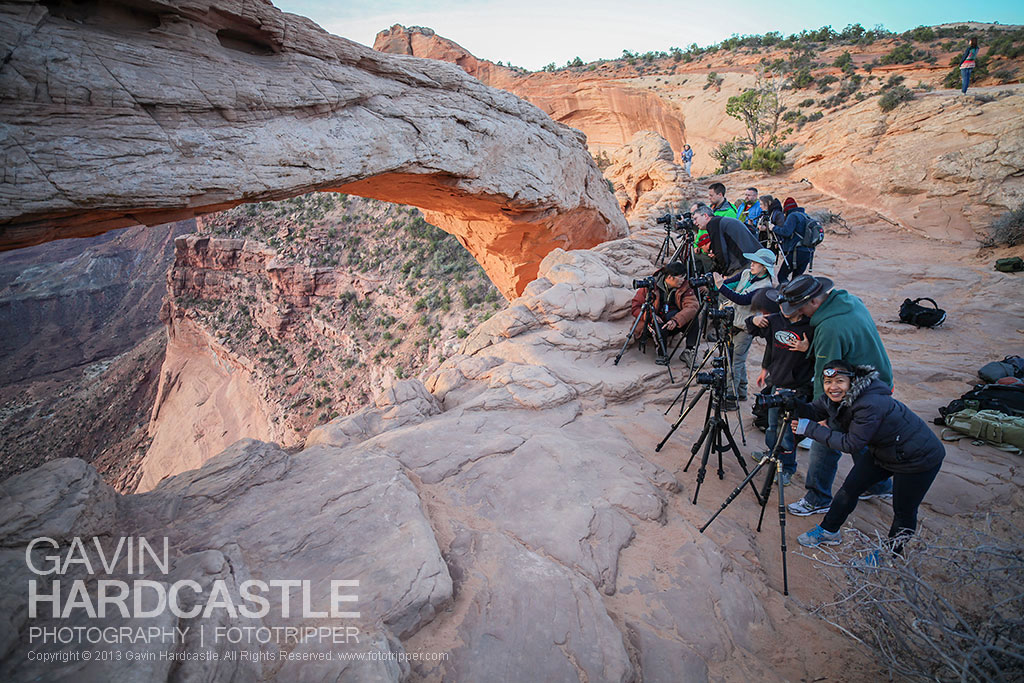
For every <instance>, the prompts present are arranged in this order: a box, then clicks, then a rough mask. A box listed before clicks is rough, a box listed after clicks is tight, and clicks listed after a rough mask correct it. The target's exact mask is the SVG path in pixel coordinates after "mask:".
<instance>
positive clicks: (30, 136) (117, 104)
mask: <svg viewBox="0 0 1024 683" xmlns="http://www.w3.org/2000/svg"><path fill="white" fill-rule="evenodd" d="M0 12H2V13H3V20H2V21H0V42H3V43H4V44H7V45H13V46H15V47H14V49H13V50H12V51H11V52H10V54H9V55H8V56H7V58H6V59H5V62H4V65H3V68H2V70H0V120H2V123H3V125H4V126H5V130H6V131H7V135H6V136H5V137H4V139H3V140H2V141H0V155H2V157H3V161H4V167H5V168H6V169H8V172H7V173H6V174H5V175H4V178H3V182H2V183H0V247H2V248H7V249H10V248H13V247H18V246H25V245H29V244H36V243H40V242H43V241H46V240H51V239H56V238H58V237H72V236H83V235H93V234H97V233H100V232H102V231H104V230H108V229H112V228H116V227H121V226H126V225H134V224H138V223H144V224H148V225H153V224H157V223H164V222H167V221H171V220H177V219H181V218H184V217H188V216H194V215H198V214H202V213H208V212H212V211H218V210H222V209H225V208H228V207H231V206H235V205H237V204H239V203H241V202H246V201H256V200H263V199H280V198H283V197H288V196H294V195H298V194H302V193H306V192H309V191H312V190H340V191H343V192H346V193H352V194H362V195H364V196H368V197H373V198H377V199H385V200H389V201H398V202H401V203H406V204H413V205H416V206H420V207H422V208H424V209H425V210H427V211H428V213H429V215H428V219H429V220H431V222H433V223H434V224H436V225H438V226H440V227H442V228H444V229H446V230H449V231H451V232H452V233H453V234H456V235H457V236H458V237H459V239H460V240H461V241H462V243H463V244H464V245H466V247H467V248H468V249H469V250H470V251H471V252H472V253H473V254H474V255H475V256H476V257H477V259H478V260H479V261H480V263H481V264H482V265H483V267H484V268H485V269H486V270H487V272H488V274H489V275H490V277H491V278H492V280H494V282H495V284H496V285H497V286H498V287H499V288H500V289H501V291H502V292H503V293H504V294H505V295H506V296H513V295H515V294H516V293H518V292H520V291H522V289H523V287H525V285H526V284H527V283H528V282H529V281H530V280H531V279H533V277H534V276H535V274H536V270H537V264H538V263H539V261H540V260H541V259H542V258H543V257H544V255H546V254H547V253H548V252H549V251H550V250H551V249H553V248H555V247H562V248H572V247H588V246H592V245H594V244H597V243H599V242H602V241H604V240H607V239H611V238H615V237H619V236H621V235H623V234H625V231H626V223H625V220H624V219H623V218H622V215H621V213H620V212H619V211H618V208H617V206H616V205H615V201H614V198H613V197H612V195H611V193H610V192H609V191H608V188H607V185H606V184H605V183H604V181H603V179H602V178H601V174H600V172H599V171H598V169H597V167H596V166H595V165H594V163H593V161H592V160H591V158H590V157H589V155H588V154H587V152H586V148H585V145H584V144H583V138H582V137H581V136H580V135H579V133H578V132H576V131H573V130H572V129H570V128H568V127H566V126H563V125H560V124H558V123H556V122H553V121H552V120H551V119H550V118H549V117H547V116H546V115H545V114H544V113H543V112H541V111H540V110H538V109H537V108H536V107H534V106H532V105H530V104H528V103H526V102H524V101H522V100H520V99H519V98H517V97H515V96H513V95H510V94H508V93H505V92H503V91H500V90H496V89H492V88H488V87H486V86H484V85H482V84H481V83H480V82H479V81H477V80H475V79H473V78H470V77H468V76H467V75H466V74H465V72H463V71H462V70H461V69H458V68H457V67H454V66H450V65H446V64H443V63H439V62H436V61H431V60H420V59H414V58H409V57H400V56H392V55H383V54H382V53H380V52H376V51H374V50H371V49H370V48H367V47H364V46H361V45H358V44H356V43H353V42H351V41H348V40H345V39H343V38H339V37H336V36H331V35H330V34H328V33H326V32H324V31H323V30H321V29H320V28H319V27H317V26H316V25H315V24H313V23H312V22H310V21H309V20H307V19H304V18H302V17H297V16H294V15H289V14H285V13H283V12H280V11H279V10H277V9H276V8H274V7H273V6H272V5H271V4H269V3H267V2H241V1H240V0H217V1H215V2H208V1H203V0H193V1H191V2H185V3H173V4H171V3H160V2H141V1H140V2H135V1H134V0H127V1H126V2H114V3H101V4H97V5H92V4H89V5H80V4H77V3H73V2H60V1H58V2H54V3H46V4H43V3H17V4H6V5H4V6H3V7H0ZM182 74H188V75H189V76H188V78H183V77H182ZM40 122H46V125H40Z"/></svg>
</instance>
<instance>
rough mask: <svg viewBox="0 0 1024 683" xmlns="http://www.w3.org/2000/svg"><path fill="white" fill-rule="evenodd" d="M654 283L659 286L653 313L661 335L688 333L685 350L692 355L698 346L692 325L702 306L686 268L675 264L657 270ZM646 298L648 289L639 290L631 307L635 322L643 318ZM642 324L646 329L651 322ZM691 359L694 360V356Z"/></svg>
mask: <svg viewBox="0 0 1024 683" xmlns="http://www.w3.org/2000/svg"><path fill="white" fill-rule="evenodd" d="M654 280H655V282H657V287H656V288H655V291H654V310H655V313H656V314H657V316H658V322H659V324H660V325H661V332H662V334H663V335H664V336H665V337H666V338H668V337H671V336H674V335H676V334H678V333H680V332H682V331H683V330H686V349H687V351H690V350H691V349H692V348H694V347H696V346H697V334H698V330H697V325H690V323H691V322H692V321H693V319H694V318H696V317H697V311H698V309H699V308H700V303H699V302H698V301H697V293H696V292H694V291H693V288H692V287H690V283H689V281H688V280H687V279H686V266H685V265H684V264H682V263H680V262H679V261H673V262H672V263H669V264H668V265H666V266H665V267H664V268H661V269H660V270H658V271H657V272H656V273H655V274H654ZM646 298H647V288H646V287H641V288H639V289H638V290H636V294H634V295H633V301H632V302H631V303H630V306H629V307H630V311H631V313H632V315H633V317H634V318H635V317H636V316H638V315H640V309H642V308H643V305H644V300H646ZM640 324H641V325H643V327H644V329H646V328H647V325H649V324H650V321H649V320H641V321H640ZM687 327H689V329H687ZM689 356H692V353H691V354H689Z"/></svg>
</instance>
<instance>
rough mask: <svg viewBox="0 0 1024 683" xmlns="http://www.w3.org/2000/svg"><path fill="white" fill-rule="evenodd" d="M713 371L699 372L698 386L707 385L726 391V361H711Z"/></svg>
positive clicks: (719, 359)
mask: <svg viewBox="0 0 1024 683" xmlns="http://www.w3.org/2000/svg"><path fill="white" fill-rule="evenodd" d="M711 366H712V370H711V371H710V372H698V373H697V377H696V379H697V384H705V385H707V386H709V387H712V388H720V389H723V390H724V389H725V377H726V372H725V360H724V359H722V358H713V359H712V360H711Z"/></svg>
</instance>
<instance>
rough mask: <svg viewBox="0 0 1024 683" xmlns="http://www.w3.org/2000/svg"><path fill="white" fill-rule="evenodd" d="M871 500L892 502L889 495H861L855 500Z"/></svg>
mask: <svg viewBox="0 0 1024 683" xmlns="http://www.w3.org/2000/svg"><path fill="white" fill-rule="evenodd" d="M872 498H881V499H882V500H892V494H891V493H867V492H865V493H862V494H860V495H859V496H857V500H871V499H872Z"/></svg>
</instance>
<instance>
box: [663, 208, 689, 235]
mask: <svg viewBox="0 0 1024 683" xmlns="http://www.w3.org/2000/svg"><path fill="white" fill-rule="evenodd" d="M654 222H655V223H657V224H658V225H666V226H668V227H670V228H675V229H676V230H677V231H679V232H682V231H683V230H695V229H696V228H697V226H696V225H695V224H694V222H693V214H692V213H690V212H689V211H687V212H686V213H677V214H675V215H673V214H671V213H666V214H665V215H664V216H661V217H659V218H656V219H655V220H654ZM673 222H674V223H673Z"/></svg>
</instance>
